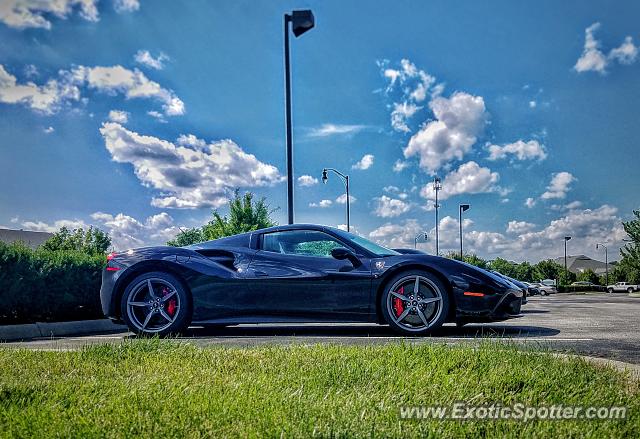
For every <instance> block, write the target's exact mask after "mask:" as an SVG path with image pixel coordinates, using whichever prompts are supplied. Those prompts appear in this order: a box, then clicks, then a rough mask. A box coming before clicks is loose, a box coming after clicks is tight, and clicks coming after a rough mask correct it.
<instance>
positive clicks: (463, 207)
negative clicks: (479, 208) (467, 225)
mask: <svg viewBox="0 0 640 439" xmlns="http://www.w3.org/2000/svg"><path fill="white" fill-rule="evenodd" d="M470 207H471V206H470V205H468V204H461V205H460V220H459V222H460V260H461V261H462V260H463V259H464V256H463V253H462V212H466V211H467V210H469V208H470Z"/></svg>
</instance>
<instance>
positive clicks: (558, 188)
mask: <svg viewBox="0 0 640 439" xmlns="http://www.w3.org/2000/svg"><path fill="white" fill-rule="evenodd" d="M574 181H576V178H575V177H574V176H573V175H571V174H570V173H569V172H558V173H556V174H553V176H552V177H551V181H550V182H549V186H547V191H546V192H545V193H543V194H542V195H541V196H540V198H542V199H543V200H551V199H556V198H564V197H566V196H567V192H569V190H570V189H571V187H570V186H571V183H573V182H574Z"/></svg>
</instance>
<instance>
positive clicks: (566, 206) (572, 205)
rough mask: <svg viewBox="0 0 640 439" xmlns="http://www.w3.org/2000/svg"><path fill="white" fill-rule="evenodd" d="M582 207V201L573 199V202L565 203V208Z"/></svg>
mask: <svg viewBox="0 0 640 439" xmlns="http://www.w3.org/2000/svg"><path fill="white" fill-rule="evenodd" d="M581 207H582V202H580V201H577V200H576V201H572V202H571V203H567V204H565V206H564V208H565V209H567V210H574V209H579V208H581Z"/></svg>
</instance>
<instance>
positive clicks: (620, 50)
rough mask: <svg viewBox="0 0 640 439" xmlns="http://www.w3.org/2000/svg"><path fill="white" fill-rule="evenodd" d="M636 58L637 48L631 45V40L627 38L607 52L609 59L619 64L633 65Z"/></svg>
mask: <svg viewBox="0 0 640 439" xmlns="http://www.w3.org/2000/svg"><path fill="white" fill-rule="evenodd" d="M637 57H638V47H637V46H636V45H635V44H633V38H631V37H629V36H627V37H626V38H625V39H624V42H623V43H622V44H621V45H620V46H619V47H616V48H615V49H612V50H611V52H609V59H612V60H616V61H618V62H619V63H620V64H627V65H628V64H633V63H634V62H635V60H636V58H637Z"/></svg>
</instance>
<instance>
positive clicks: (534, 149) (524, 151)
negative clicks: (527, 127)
mask: <svg viewBox="0 0 640 439" xmlns="http://www.w3.org/2000/svg"><path fill="white" fill-rule="evenodd" d="M488 150H489V157H488V159H489V160H498V159H503V158H505V157H507V156H508V155H512V156H514V158H515V159H517V160H544V159H546V158H547V152H546V150H545V146H544V145H543V144H541V143H540V142H538V141H537V140H529V141H528V142H524V141H522V140H518V141H517V142H513V143H508V144H506V145H504V146H499V145H489V147H488Z"/></svg>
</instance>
